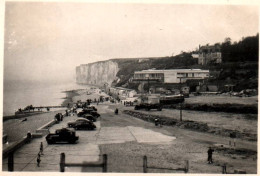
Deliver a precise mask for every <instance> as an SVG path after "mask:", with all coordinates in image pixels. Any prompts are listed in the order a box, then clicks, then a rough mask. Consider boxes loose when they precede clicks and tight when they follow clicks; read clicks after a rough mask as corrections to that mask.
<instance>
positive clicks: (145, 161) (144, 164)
mask: <svg viewBox="0 0 260 176" xmlns="http://www.w3.org/2000/svg"><path fill="white" fill-rule="evenodd" d="M143 171H144V173H147V156H144V158H143Z"/></svg>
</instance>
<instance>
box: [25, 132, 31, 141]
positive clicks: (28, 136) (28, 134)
mask: <svg viewBox="0 0 260 176" xmlns="http://www.w3.org/2000/svg"><path fill="white" fill-rule="evenodd" d="M31 139H32V133H31V132H30V131H28V133H27V142H26V143H30V142H31Z"/></svg>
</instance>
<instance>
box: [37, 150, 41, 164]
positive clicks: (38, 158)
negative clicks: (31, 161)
mask: <svg viewBox="0 0 260 176" xmlns="http://www.w3.org/2000/svg"><path fill="white" fill-rule="evenodd" d="M40 162H41V155H40V153H38V156H37V166H38V167H40Z"/></svg>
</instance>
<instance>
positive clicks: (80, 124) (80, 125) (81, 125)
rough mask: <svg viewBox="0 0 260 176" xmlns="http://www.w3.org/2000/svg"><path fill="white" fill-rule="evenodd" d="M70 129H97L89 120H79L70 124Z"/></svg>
mask: <svg viewBox="0 0 260 176" xmlns="http://www.w3.org/2000/svg"><path fill="white" fill-rule="evenodd" d="M68 127H70V128H75V129H76V130H79V129H87V130H94V129H95V128H96V125H95V124H94V123H93V122H92V121H90V120H88V119H85V118H78V119H77V120H75V121H73V122H68Z"/></svg>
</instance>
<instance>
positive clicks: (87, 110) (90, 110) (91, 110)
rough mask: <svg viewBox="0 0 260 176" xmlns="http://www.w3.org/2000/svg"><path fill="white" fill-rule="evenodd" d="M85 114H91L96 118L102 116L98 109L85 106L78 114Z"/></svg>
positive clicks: (81, 115)
mask: <svg viewBox="0 0 260 176" xmlns="http://www.w3.org/2000/svg"><path fill="white" fill-rule="evenodd" d="M85 114H90V115H92V116H94V117H96V118H98V117H100V114H99V113H97V111H95V110H93V109H87V108H84V109H83V110H82V111H80V112H79V113H78V114H77V116H78V117H83V116H84V115H85Z"/></svg>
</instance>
